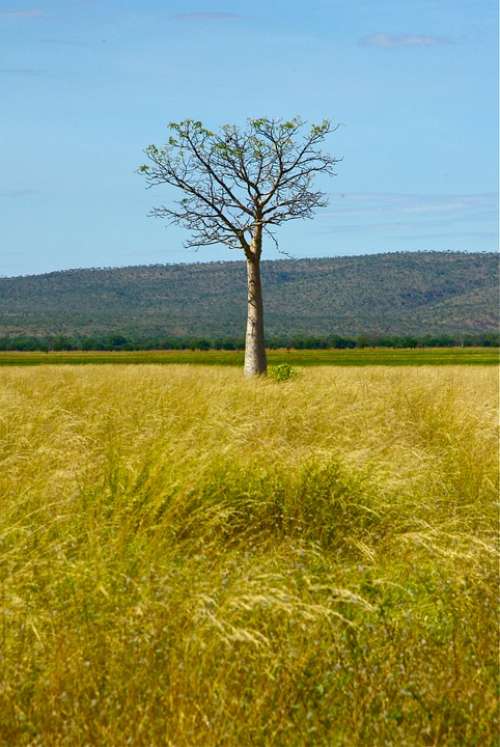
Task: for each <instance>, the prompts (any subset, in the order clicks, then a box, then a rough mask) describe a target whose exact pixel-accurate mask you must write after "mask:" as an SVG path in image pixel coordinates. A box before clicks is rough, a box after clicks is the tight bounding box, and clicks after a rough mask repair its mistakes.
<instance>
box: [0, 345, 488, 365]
mask: <svg viewBox="0 0 500 747" xmlns="http://www.w3.org/2000/svg"><path fill="white" fill-rule="evenodd" d="M268 359H269V363H270V364H271V365H278V364H280V363H289V364H291V365H293V366H318V365H326V366H415V365H427V366H428V365H438V366H442V365H495V364H498V363H499V362H500V360H499V349H498V348H414V349H389V348H385V349H384V348H361V349H354V350H335V349H331V350H269V351H268ZM173 363H174V364H198V365H217V366H221V365H224V366H240V365H242V364H243V352H242V351H226V350H192V351H191V350H181V351H179V350H172V351H164V350H159V351H151V350H147V351H142V352H141V351H134V352H129V351H122V352H118V351H117V352H98V351H89V352H81V351H78V352H76V351H70V352H49V353H39V352H2V353H0V365H2V366H36V365H43V364H51V365H55V364H57V365H60V364H71V365H84V364H87V365H88V364H173Z"/></svg>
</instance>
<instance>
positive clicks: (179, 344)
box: [0, 332, 500, 352]
mask: <svg viewBox="0 0 500 747" xmlns="http://www.w3.org/2000/svg"><path fill="white" fill-rule="evenodd" d="M266 345H267V347H268V348H269V349H271V350H277V349H282V348H288V349H295V350H319V349H328V348H336V349H337V350H340V349H343V348H344V349H347V348H367V347H370V348H371V347H381V348H428V347H429V348H445V347H476V346H477V347H498V346H500V334H499V333H495V332H485V333H483V334H473V335H472V334H463V335H444V334H443V335H427V336H420V337H415V336H410V335H402V336H386V335H384V336H382V335H380V336H378V335H360V336H358V337H340V336H338V335H328V336H326V337H309V336H304V335H291V336H289V337H288V336H285V335H283V336H275V337H270V338H269V339H268V340H267V341H266ZM244 347H245V343H244V340H243V338H233V337H224V338H219V339H217V338H214V339H211V338H208V337H200V338H195V337H133V336H127V335H121V334H112V335H102V336H92V337H67V336H62V335H57V336H48V337H34V336H33V337H30V336H19V337H0V351H16V350H17V351H42V352H51V351H71V350H79V351H85V350H102V351H113V350H244Z"/></svg>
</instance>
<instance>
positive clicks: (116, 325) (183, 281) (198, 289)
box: [0, 252, 499, 338]
mask: <svg viewBox="0 0 500 747" xmlns="http://www.w3.org/2000/svg"><path fill="white" fill-rule="evenodd" d="M263 284H264V299H265V322H266V333H267V335H269V336H271V335H293V334H302V335H303V334H307V335H311V336H325V335H331V334H337V335H346V336H356V335H363V334H372V335H401V334H403V335H404V334H410V335H426V334H457V333H459V334H460V333H470V334H474V333H482V332H492V331H496V330H497V329H498V321H499V318H498V256H497V255H496V254H495V253H473V252H471V253H463V252H398V253H386V254H375V255H365V256H357V257H331V258H324V259H299V260H286V259H284V260H277V261H264V262H263ZM245 315H246V277H245V266H244V263H243V262H210V263H198V264H178V265H151V266H138V267H118V268H98V269H90V270H89V269H83V270H64V271H61V272H51V273H48V274H45V275H29V276H21V277H10V278H0V336H18V335H37V336H39V335H40V336H42V335H71V336H75V335H82V336H92V335H102V334H108V333H121V334H128V335H136V336H147V335H168V336H198V337H199V336H209V337H212V338H213V337H225V336H236V337H241V336H242V334H243V331H244V324H245Z"/></svg>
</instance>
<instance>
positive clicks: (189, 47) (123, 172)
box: [0, 0, 498, 275]
mask: <svg viewBox="0 0 500 747" xmlns="http://www.w3.org/2000/svg"><path fill="white" fill-rule="evenodd" d="M497 28H498V18H497V4H496V2H494V1H493V0H413V1H412V2H410V1H409V0H408V2H406V1H403V2H402V1H401V0H379V1H378V2H377V0H356V2H348V1H347V0H309V2H307V3H298V2H297V3H291V2H290V1H289V0H272V2H271V1H270V0H267V2H264V1H263V0H255V1H254V2H252V3H249V2H244V1H243V0H233V1H231V2H230V1H229V0H219V1H215V0H192V2H191V0H189V2H181V0H163V1H160V0H25V1H23V2H21V1H20V0H9V1H8V2H6V1H5V0H0V50H1V51H0V95H1V101H2V118H1V127H0V148H1V166H2V167H1V170H0V211H1V214H2V239H1V245H0V275H16V274H30V273H38V272H47V271H51V270H56V269H65V268H70V267H92V266H118V265H130V264H142V263H148V264H149V263H157V262H191V261H208V260H214V259H236V258H238V254H237V253H236V252H234V251H233V252H231V251H230V250H228V249H226V248H225V247H220V248H218V247H211V248H208V249H200V250H199V251H198V252H195V251H194V250H192V249H189V250H186V249H184V248H183V245H182V244H183V241H184V240H185V238H186V234H185V233H184V232H183V230H182V229H180V228H172V227H168V228H167V227H166V224H163V223H162V222H161V221H158V220H154V219H152V218H149V217H148V216H147V214H148V211H149V210H150V209H151V208H152V207H153V206H154V205H156V204H159V203H165V202H168V201H169V200H170V199H173V198H174V194H173V192H170V191H169V190H167V189H163V190H161V189H160V188H158V189H156V190H149V191H146V190H145V188H144V182H143V180H142V179H141V177H140V176H139V175H137V174H136V173H135V169H136V168H137V166H138V165H139V164H140V163H141V162H143V160H144V158H143V154H142V151H143V149H144V147H145V146H147V145H148V144H149V143H158V144H159V143H161V142H162V141H163V140H164V138H165V137H166V129H165V125H166V123H167V122H170V121H172V120H180V119H184V118H186V117H191V118H197V119H201V120H203V121H204V122H206V124H207V125H208V126H210V127H211V128H212V129H213V128H216V127H217V125H219V124H223V123H225V122H235V123H244V122H245V119H246V118H247V117H251V116H252V117H253V116H283V117H290V116H293V115H296V114H297V115H300V116H302V117H303V118H304V119H306V120H308V121H315V120H321V119H323V118H324V117H329V118H331V119H333V120H334V121H335V122H337V123H339V124H340V128H339V130H338V131H337V132H336V134H335V135H333V136H332V137H331V139H330V141H329V150H330V151H331V152H333V153H335V155H337V156H342V157H343V161H342V163H340V164H339V165H338V169H337V176H336V177H335V178H334V179H330V180H328V181H326V182H324V183H323V184H322V185H321V186H322V187H323V188H324V190H325V191H327V192H328V193H329V195H330V204H329V206H328V208H326V209H323V210H321V211H318V213H317V217H316V218H315V219H314V221H305V222H301V223H299V222H293V223H291V224H289V225H287V226H284V227H282V228H281V229H280V234H279V238H280V243H281V245H282V247H283V249H284V250H286V251H287V252H288V253H289V254H291V255H292V256H294V257H314V256H328V255H346V254H362V253H370V252H377V251H401V250H413V249H458V250H492V249H496V248H497V245H498V238H497V236H498V234H497V215H498V207H497V206H498V150H497V131H498V72H497V71H498V67H497V63H498V46H497ZM276 256H279V255H277V254H276V251H275V250H274V248H273V247H272V246H268V247H267V257H268V258H274V257H276Z"/></svg>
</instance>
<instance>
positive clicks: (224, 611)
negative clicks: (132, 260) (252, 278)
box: [0, 350, 498, 747]
mask: <svg viewBox="0 0 500 747" xmlns="http://www.w3.org/2000/svg"><path fill="white" fill-rule="evenodd" d="M433 352H434V351H433ZM467 352H468V353H469V352H470V351H467ZM435 353H436V355H440V356H445V357H446V356H447V355H448V354H447V353H444V352H443V351H441V350H439V351H435ZM328 354H330V353H329V351H328ZM336 354H337V353H335V355H336ZM341 354H342V355H345V357H344V358H343V360H344V362H346V361H347V356H348V354H347V353H342V352H339V354H338V355H339V356H340V355H341ZM383 354H384V355H386V351H384V352H383ZM394 354H395V355H396V354H397V355H400V356H401V355H403V356H404V355H406V353H405V352H404V351H394ZM412 354H415V351H413V353H412ZM416 354H417V355H420V352H419V351H417V353H416ZM461 354H462V353H461V352H460V351H458V352H453V353H450V354H449V355H450V356H452V355H454V356H456V355H461ZM483 354H484V355H485V356H491V355H495V354H496V351H487V352H485V353H483V352H481V353H478V355H483ZM21 355H26V354H15V355H14V356H13V357H14V361H17V362H18V363H19V362H21V359H20V356H21ZM39 355H40V356H41V357H44V358H46V359H48V360H49V361H51V362H53V361H54V360H56V359H59V358H61V357H63V358H64V359H65V362H68V363H76V362H80V359H79V358H80V357H82V356H81V354H64V355H62V356H61V355H60V354H57V356H56V354H53V355H51V354H49V355H48V356H44V354H39ZM100 355H101V354H90V355H89V356H88V357H86V358H85V360H86V361H88V362H90V361H89V358H90V359H93V360H92V362H93V363H96V362H104V360H102V359H101V360H100V361H97V360H95V358H99V356H100ZM155 355H156V354H155ZM160 355H161V356H163V358H167V357H168V356H169V355H170V354H167V353H161V354H160ZM173 355H179V354H178V353H176V354H172V356H173ZM193 355H195V354H193ZM203 355H205V356H206V355H207V354H206V353H204V354H203ZM216 355H226V354H222V353H221V354H218V353H217V354H214V356H213V357H214V358H215V357H216ZM230 355H231V354H228V357H229V356H230ZM280 355H281V353H280ZM297 355H299V354H297ZM300 355H303V353H300ZM307 355H309V354H307ZM352 355H358V356H359V358H358V360H360V359H361V358H362V357H363V355H366V357H367V358H368V359H370V355H372V356H374V355H375V353H373V354H371V353H370V352H369V351H366V353H365V351H353V352H352ZM6 356H7V354H5V355H3V356H2V358H3V362H5V358H6ZM127 356H129V358H128V361H127V362H130V363H132V362H134V361H135V359H136V358H137V357H139V358H140V359H142V360H143V361H144V362H145V360H148V361H150V365H128V366H109V365H99V366H98V365H86V366H78V365H65V366H55V365H48V366H33V367H31V366H20V365H10V366H5V367H4V368H2V369H1V371H0V495H1V496H2V511H1V514H0V573H1V586H0V595H1V596H0V599H1V620H0V651H1V654H2V674H1V686H0V713H1V714H2V717H1V718H0V743H2V744H6V745H7V744H8V745H17V744H20V745H93V744H99V745H129V744H132V745H144V746H146V745H147V746H151V745H170V746H172V747H193V746H196V745H200V746H203V747H212V746H213V747H215V745H231V746H232V745H238V746H239V745H241V746H243V747H245V746H247V745H248V746H250V745H252V746H253V745H292V746H295V745H297V746H298V745H320V746H324V747H326V746H327V745H328V747H331V746H332V745H345V746H346V747H347V746H349V747H351V746H352V745H373V746H377V745H380V746H382V745H388V746H394V747H400V746H402V745H440V746H442V745H453V746H457V747H458V746H459V745H460V746H462V745H477V746H478V747H479V746H481V747H482V746H483V745H494V744H496V739H497V734H498V724H497V715H498V711H497V701H496V693H495V685H496V675H497V643H498V640H497V627H496V617H495V614H496V613H495V610H496V598H497V584H498V554H497V547H496V542H497V495H498V493H497V489H498V460H497V435H498V434H497V419H498V367H497V366H493V365H488V366H487V365H474V366H458V365H453V364H454V363H456V359H455V360H450V359H447V362H448V363H450V364H451V365H446V366H439V365H435V366H430V365H418V366H415V365H414V366H411V365H405V366H393V365H364V366H362V367H361V366H358V365H350V366H347V365H341V366H330V365H323V366H317V367H314V366H305V365H304V367H302V368H300V369H299V371H298V375H297V377H296V378H294V379H292V380H290V381H287V382H283V383H277V382H274V381H271V380H251V381H245V380H244V379H243V378H242V374H241V371H240V370H239V369H237V368H235V367H234V366H227V365H226V366H214V365H210V366H207V365H205V366H204V365H198V366H182V365H171V366H162V365H155V364H154V358H151V356H152V354H150V353H145V354H136V353H130V354H128V353H123V354H115V356H114V357H113V360H115V359H116V358H117V357H118V358H119V359H121V360H123V359H125V358H126V357H127ZM148 356H149V357H148ZM200 356H201V354H200ZM304 356H305V354H304ZM314 356H315V357H316V360H317V359H319V358H321V357H322V352H321V351H318V352H316V351H315V352H314ZM33 357H36V356H33ZM305 357H307V356H305ZM324 357H325V358H327V357H328V356H327V353H325V355H324ZM233 358H235V359H237V357H236V356H234V355H233ZM22 360H26V359H22ZM271 360H272V362H282V359H281V358H279V357H278V355H277V356H276V359H273V356H271ZM286 360H289V359H288V358H286ZM469 360H470V359H469ZM14 361H13V360H12V359H11V360H10V363H13V362H14ZM205 362H207V361H206V360H205ZM213 362H215V361H213ZM293 362H294V363H295V364H297V362H298V361H297V359H293ZM305 362H306V361H305V360H303V363H305ZM323 362H324V363H326V362H327V361H326V360H323ZM329 362H330V363H331V362H332V361H331V360H330V361H329ZM366 362H367V361H366V360H364V363H365V364H366ZM371 362H372V363H375V361H374V360H373V357H372V358H371ZM377 362H378V361H377ZM385 362H386V364H387V363H388V361H387V359H386V361H385ZM420 362H423V359H420ZM426 362H428V361H426ZM476 362H478V363H479V362H481V363H485V362H490V361H489V359H488V360H484V359H483V360H482V361H476ZM200 363H201V361H200Z"/></svg>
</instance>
